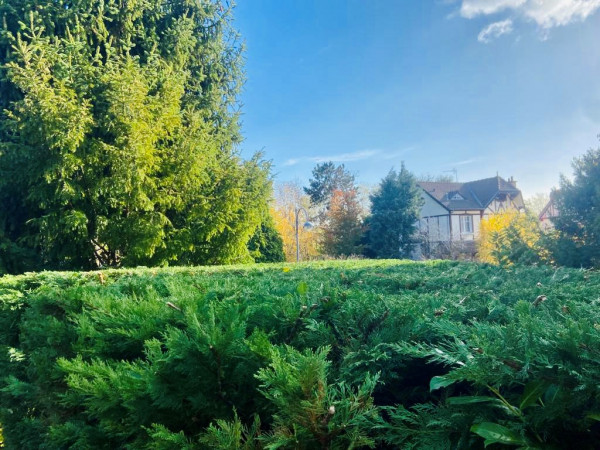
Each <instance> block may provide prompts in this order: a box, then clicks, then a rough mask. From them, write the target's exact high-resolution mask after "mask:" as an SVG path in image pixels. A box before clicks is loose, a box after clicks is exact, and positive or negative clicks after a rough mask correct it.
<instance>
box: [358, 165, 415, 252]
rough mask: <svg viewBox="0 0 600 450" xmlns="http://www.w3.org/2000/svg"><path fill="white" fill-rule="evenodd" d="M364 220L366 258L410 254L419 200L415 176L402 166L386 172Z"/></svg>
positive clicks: (372, 197)
mask: <svg viewBox="0 0 600 450" xmlns="http://www.w3.org/2000/svg"><path fill="white" fill-rule="evenodd" d="M370 198H371V215H370V216H369V217H368V218H367V221H366V223H367V239H366V241H367V250H366V253H367V255H368V256H370V257H375V258H401V257H407V256H409V255H410V252H411V249H412V244H413V236H414V233H415V229H416V223H417V221H418V219H419V214H420V208H421V205H422V202H423V200H422V197H421V194H420V191H419V187H418V186H417V183H416V180H415V177H414V176H413V175H412V174H411V173H410V172H409V171H408V170H407V169H406V168H405V167H404V163H402V167H401V168H400V172H396V171H395V170H390V173H388V174H387V176H386V177H385V178H384V179H383V180H381V183H380V185H379V189H378V190H377V192H375V193H374V194H373V195H371V197H370Z"/></svg>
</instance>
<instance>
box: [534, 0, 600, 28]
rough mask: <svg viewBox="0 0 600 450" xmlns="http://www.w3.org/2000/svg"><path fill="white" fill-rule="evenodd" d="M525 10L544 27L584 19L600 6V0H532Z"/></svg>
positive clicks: (562, 24)
mask: <svg viewBox="0 0 600 450" xmlns="http://www.w3.org/2000/svg"><path fill="white" fill-rule="evenodd" d="M527 3H528V4H527V8H526V9H525V10H524V11H523V13H524V14H525V16H526V17H528V18H529V19H532V20H533V21H535V22H536V23H537V24H538V25H539V26H541V27H542V28H546V29H548V28H552V27H557V26H564V25H567V24H569V23H571V22H574V21H577V20H580V21H584V20H585V19H587V18H588V17H589V16H591V15H592V14H593V13H594V12H595V11H596V10H597V9H598V8H600V0H533V1H532V0H530V1H529V2H527Z"/></svg>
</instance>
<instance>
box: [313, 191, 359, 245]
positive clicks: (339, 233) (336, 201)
mask: <svg viewBox="0 0 600 450" xmlns="http://www.w3.org/2000/svg"><path fill="white" fill-rule="evenodd" d="M361 213H362V210H361V207H360V203H359V201H358V198H357V192H356V190H354V189H352V190H349V191H334V192H333V196H332V197H331V202H330V204H329V215H328V216H329V217H328V220H327V222H326V223H325V224H324V225H323V239H322V244H323V250H324V252H325V253H326V254H327V255H329V256H351V255H360V254H362V245H361V238H362V235H363V224H362V219H361Z"/></svg>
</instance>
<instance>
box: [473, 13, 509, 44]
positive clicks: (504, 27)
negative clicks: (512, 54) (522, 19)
mask: <svg viewBox="0 0 600 450" xmlns="http://www.w3.org/2000/svg"><path fill="white" fill-rule="evenodd" d="M512 30H513V23H512V20H510V19H506V20H502V21H500V22H494V23H490V24H489V25H488V26H487V27H485V28H484V29H483V30H481V32H480V33H479V36H477V40H478V41H479V42H483V43H484V44H488V43H490V42H492V40H494V39H496V38H499V37H500V36H502V35H503V34H509V33H512Z"/></svg>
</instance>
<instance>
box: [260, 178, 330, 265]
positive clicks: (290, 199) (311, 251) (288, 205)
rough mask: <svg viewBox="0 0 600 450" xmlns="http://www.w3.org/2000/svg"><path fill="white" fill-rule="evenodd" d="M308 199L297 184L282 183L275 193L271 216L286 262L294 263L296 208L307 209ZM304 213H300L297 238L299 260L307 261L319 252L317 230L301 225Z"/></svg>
mask: <svg viewBox="0 0 600 450" xmlns="http://www.w3.org/2000/svg"><path fill="white" fill-rule="evenodd" d="M309 206H310V202H309V200H308V197H307V196H306V195H304V193H303V192H302V188H301V187H300V185H299V184H298V183H283V184H280V185H278V186H277V188H276V191H275V203H274V205H273V207H272V208H271V214H272V216H273V219H274V221H275V228H276V229H277V231H278V232H279V234H280V235H281V239H282V240H283V252H284V253H285V259H286V261H289V262H293V261H296V208H298V207H303V208H305V209H306V210H310V208H309ZM307 219H308V218H307V217H306V216H305V214H304V213H300V217H299V223H300V227H299V230H298V237H299V241H300V260H301V261H309V260H313V259H317V258H318V257H319V255H320V252H319V240H320V236H319V230H318V229H314V228H313V229H311V230H306V229H305V228H304V227H303V224H304V223H305V222H306V221H307Z"/></svg>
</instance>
